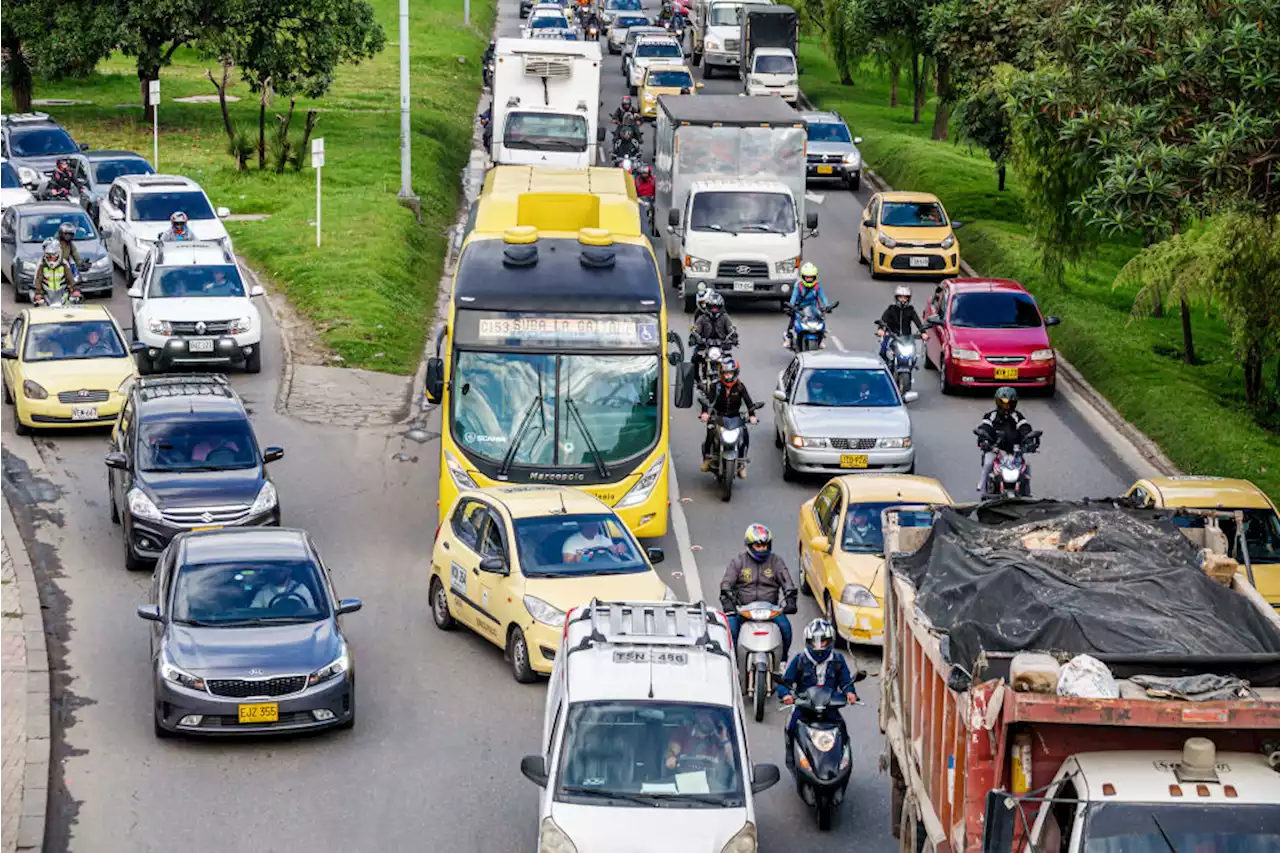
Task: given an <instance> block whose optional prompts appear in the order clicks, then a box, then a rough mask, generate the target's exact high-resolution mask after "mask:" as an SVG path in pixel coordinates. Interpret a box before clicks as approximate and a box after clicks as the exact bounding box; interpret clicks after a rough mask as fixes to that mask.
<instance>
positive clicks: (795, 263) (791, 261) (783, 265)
mask: <svg viewBox="0 0 1280 853" xmlns="http://www.w3.org/2000/svg"><path fill="white" fill-rule="evenodd" d="M799 266H800V257H799V256H798V255H797V256H796V257H794V258H787V259H786V260H785V261H774V262H773V271H774V272H775V273H776V274H778V275H786V274H787V273H792V272H795V271H796V269H797V268H798V267H799Z"/></svg>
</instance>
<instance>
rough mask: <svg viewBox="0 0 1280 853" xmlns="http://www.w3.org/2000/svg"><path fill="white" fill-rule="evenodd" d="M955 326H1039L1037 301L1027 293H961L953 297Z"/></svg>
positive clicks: (999, 327) (953, 320) (952, 322)
mask: <svg viewBox="0 0 1280 853" xmlns="http://www.w3.org/2000/svg"><path fill="white" fill-rule="evenodd" d="M951 325H953V326H965V327H968V328H971V329H1037V328H1039V327H1040V326H1041V325H1042V323H1041V320H1040V312H1039V310H1037V309H1036V303H1035V300H1034V299H1032V298H1031V296H1030V295H1028V294H1026V293H1009V292H1003V293H958V294H956V296H955V298H954V299H952V300H951Z"/></svg>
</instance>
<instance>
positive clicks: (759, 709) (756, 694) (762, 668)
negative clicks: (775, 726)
mask: <svg viewBox="0 0 1280 853" xmlns="http://www.w3.org/2000/svg"><path fill="white" fill-rule="evenodd" d="M768 692H769V673H768V666H767V665H766V664H763V663H759V664H756V685H755V690H753V691H752V697H751V704H752V708H753V709H754V711H755V715H756V722H757V723H759V722H763V721H764V703H765V694H766V693H768Z"/></svg>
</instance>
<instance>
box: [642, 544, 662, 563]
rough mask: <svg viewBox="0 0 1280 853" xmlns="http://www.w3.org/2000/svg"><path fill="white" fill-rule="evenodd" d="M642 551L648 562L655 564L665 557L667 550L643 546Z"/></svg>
mask: <svg viewBox="0 0 1280 853" xmlns="http://www.w3.org/2000/svg"><path fill="white" fill-rule="evenodd" d="M644 553H645V556H646V557H648V558H649V562H650V563H653V564H654V565H655V566H656V565H657V564H658V563H661V562H662V561H663V560H665V559H667V552H666V551H663V550H662V549H661V548H645V549H644Z"/></svg>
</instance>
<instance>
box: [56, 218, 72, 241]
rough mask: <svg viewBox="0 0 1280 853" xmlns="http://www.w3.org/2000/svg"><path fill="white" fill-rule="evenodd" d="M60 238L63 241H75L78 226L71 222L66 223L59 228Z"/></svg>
mask: <svg viewBox="0 0 1280 853" xmlns="http://www.w3.org/2000/svg"><path fill="white" fill-rule="evenodd" d="M58 238H59V239H61V240H74V239H75V238H76V226H75V225H74V224H72V223H70V222H64V223H62V224H61V225H59V226H58Z"/></svg>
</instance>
